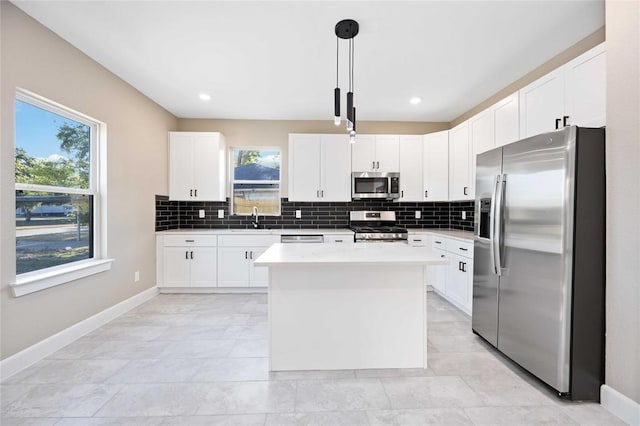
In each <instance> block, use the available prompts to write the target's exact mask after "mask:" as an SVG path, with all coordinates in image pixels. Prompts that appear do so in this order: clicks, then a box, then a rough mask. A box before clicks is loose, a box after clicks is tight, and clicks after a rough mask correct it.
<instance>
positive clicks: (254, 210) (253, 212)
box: [251, 206, 259, 229]
mask: <svg viewBox="0 0 640 426" xmlns="http://www.w3.org/2000/svg"><path fill="white" fill-rule="evenodd" d="M251 216H253V217H255V219H253V221H251V224H252V225H253V227H254V228H255V229H258V225H259V223H258V207H256V206H253V208H252V209H251Z"/></svg>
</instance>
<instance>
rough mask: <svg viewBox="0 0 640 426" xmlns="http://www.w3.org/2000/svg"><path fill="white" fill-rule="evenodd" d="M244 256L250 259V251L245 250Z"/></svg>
mask: <svg viewBox="0 0 640 426" xmlns="http://www.w3.org/2000/svg"><path fill="white" fill-rule="evenodd" d="M244 258H245V259H248V258H249V253H248V252H246V251H245V252H244Z"/></svg>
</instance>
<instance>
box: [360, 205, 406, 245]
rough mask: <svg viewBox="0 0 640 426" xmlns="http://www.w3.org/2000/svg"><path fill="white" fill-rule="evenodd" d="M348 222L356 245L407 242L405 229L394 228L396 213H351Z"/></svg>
mask: <svg viewBox="0 0 640 426" xmlns="http://www.w3.org/2000/svg"><path fill="white" fill-rule="evenodd" d="M349 220H350V228H351V229H352V230H353V232H354V233H355V242H356V243H364V242H404V243H406V242H407V230H406V228H402V227H400V226H396V212H393V211H353V212H349Z"/></svg>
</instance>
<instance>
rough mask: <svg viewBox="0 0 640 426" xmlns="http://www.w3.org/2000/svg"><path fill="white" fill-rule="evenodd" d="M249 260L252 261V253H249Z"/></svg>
mask: <svg viewBox="0 0 640 426" xmlns="http://www.w3.org/2000/svg"><path fill="white" fill-rule="evenodd" d="M249 259H253V252H252V251H250V252H249Z"/></svg>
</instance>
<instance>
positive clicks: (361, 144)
mask: <svg viewBox="0 0 640 426" xmlns="http://www.w3.org/2000/svg"><path fill="white" fill-rule="evenodd" d="M351 156H352V157H351V170H352V171H354V172H387V173H390V172H399V171H400V138H399V136H397V135H356V143H354V144H352V147H351Z"/></svg>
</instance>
